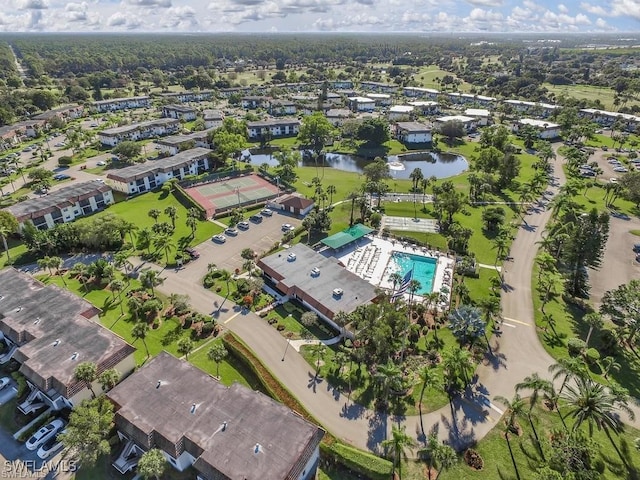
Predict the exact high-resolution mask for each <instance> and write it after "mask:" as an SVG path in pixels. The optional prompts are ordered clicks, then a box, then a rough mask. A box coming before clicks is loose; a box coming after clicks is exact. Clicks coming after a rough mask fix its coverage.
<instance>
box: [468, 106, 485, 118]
mask: <svg viewBox="0 0 640 480" xmlns="http://www.w3.org/2000/svg"><path fill="white" fill-rule="evenodd" d="M464 114H465V115H468V116H470V117H488V116H489V115H491V112H490V111H489V110H487V109H486V108H467V109H466V110H465V111H464Z"/></svg>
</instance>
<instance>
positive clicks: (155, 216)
mask: <svg viewBox="0 0 640 480" xmlns="http://www.w3.org/2000/svg"><path fill="white" fill-rule="evenodd" d="M147 215H149V216H150V217H151V218H153V222H154V223H158V218H160V210H158V209H157V208H152V209H151V210H149V212H148V213H147Z"/></svg>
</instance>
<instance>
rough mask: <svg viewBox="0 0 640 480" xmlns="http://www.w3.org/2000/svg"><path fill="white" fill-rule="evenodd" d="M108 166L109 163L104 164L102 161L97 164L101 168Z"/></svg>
mask: <svg viewBox="0 0 640 480" xmlns="http://www.w3.org/2000/svg"><path fill="white" fill-rule="evenodd" d="M106 164H107V162H103V161H102V160H100V161H99V162H97V163H96V165H97V166H99V167H104V166H105V165H106Z"/></svg>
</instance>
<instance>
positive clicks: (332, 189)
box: [327, 185, 337, 205]
mask: <svg viewBox="0 0 640 480" xmlns="http://www.w3.org/2000/svg"><path fill="white" fill-rule="evenodd" d="M336 191H337V190H336V186H335V185H328V186H327V194H328V195H329V205H333V194H334V193H336Z"/></svg>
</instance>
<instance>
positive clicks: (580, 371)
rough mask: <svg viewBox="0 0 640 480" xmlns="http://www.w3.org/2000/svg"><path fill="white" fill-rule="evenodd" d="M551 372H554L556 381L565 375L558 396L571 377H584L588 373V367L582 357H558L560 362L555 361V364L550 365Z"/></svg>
mask: <svg viewBox="0 0 640 480" xmlns="http://www.w3.org/2000/svg"><path fill="white" fill-rule="evenodd" d="M549 372H550V373H553V381H554V382H555V381H556V380H557V379H558V378H560V377H561V376H563V375H564V379H563V380H562V385H560V390H558V396H560V395H562V391H563V390H564V387H565V386H566V385H567V382H568V381H569V379H571V378H573V379H578V378H583V377H586V376H587V375H588V373H587V367H586V366H585V364H584V361H582V359H579V358H573V357H569V358H560V359H558V363H554V364H553V365H551V366H549Z"/></svg>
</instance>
